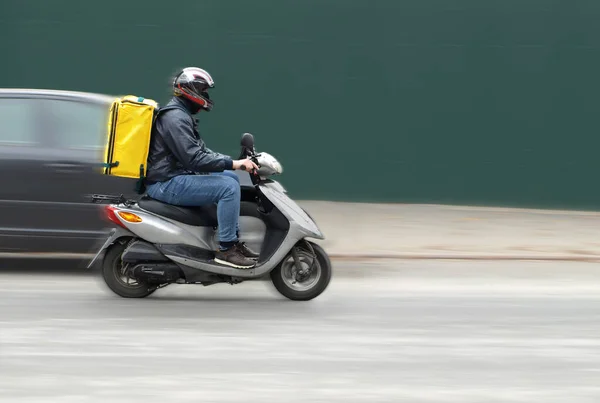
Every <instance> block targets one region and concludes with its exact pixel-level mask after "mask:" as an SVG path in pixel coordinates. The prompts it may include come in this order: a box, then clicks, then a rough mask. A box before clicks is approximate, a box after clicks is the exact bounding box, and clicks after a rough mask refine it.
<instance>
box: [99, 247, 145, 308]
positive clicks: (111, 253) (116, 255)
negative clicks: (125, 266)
mask: <svg viewBox="0 0 600 403" xmlns="http://www.w3.org/2000/svg"><path fill="white" fill-rule="evenodd" d="M126 247H127V243H126V242H122V243H121V242H117V243H115V244H114V245H112V246H111V247H110V248H109V249H108V250H107V251H106V254H105V255H104V260H103V261H102V277H103V278H104V282H105V283H106V285H107V286H108V288H110V289H111V291H112V292H114V293H115V294H117V295H118V296H120V297H123V298H145V297H147V296H148V295H150V294H152V293H153V292H154V291H156V287H153V286H149V285H147V284H144V283H142V282H138V283H137V284H135V285H133V284H131V285H127V284H126V283H125V282H123V281H122V280H121V278H120V276H119V275H118V273H119V272H120V271H121V268H122V263H121V255H122V254H123V251H124V250H125V248H126Z"/></svg>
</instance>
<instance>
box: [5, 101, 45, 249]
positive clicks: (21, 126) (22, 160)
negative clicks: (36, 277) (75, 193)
mask: <svg viewBox="0 0 600 403" xmlns="http://www.w3.org/2000/svg"><path fill="white" fill-rule="evenodd" d="M38 106H39V104H38V99H36V98H35V97H33V96H31V95H26V94H15V95H11V94H6V93H2V94H0V253H2V254H3V255H4V254H6V253H19V254H21V253H31V252H53V251H55V249H56V242H55V240H56V238H55V235H56V232H55V231H54V229H55V225H54V224H53V220H54V218H53V213H54V211H55V205H54V199H55V195H56V193H55V189H53V187H52V186H51V184H50V183H49V182H48V181H49V180H50V179H51V178H50V175H49V174H48V164H49V163H50V160H49V159H48V156H47V153H46V150H45V149H44V145H43V135H44V128H43V123H42V121H41V120H40V118H39V114H38V113H37V111H38Z"/></svg>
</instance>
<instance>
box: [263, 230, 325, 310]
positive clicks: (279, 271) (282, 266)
mask: <svg viewBox="0 0 600 403" xmlns="http://www.w3.org/2000/svg"><path fill="white" fill-rule="evenodd" d="M309 243H310V245H311V246H312V249H313V250H314V252H315V255H316V260H317V261H316V262H315V264H318V265H319V267H318V268H315V269H318V270H319V277H318V278H316V279H315V280H314V284H311V285H310V287H309V288H307V289H303V290H300V289H297V288H294V287H293V286H291V285H290V284H289V281H287V280H285V279H284V278H285V277H286V273H285V272H286V271H287V268H286V265H287V266H289V265H290V264H291V263H286V262H290V259H292V258H291V257H286V258H285V259H283V261H282V262H281V263H279V265H277V267H276V268H275V269H273V271H271V281H272V282H273V285H274V286H275V288H276V289H277V291H279V292H280V293H281V295H283V296H284V297H286V298H289V299H291V300H293V301H309V300H311V299H313V298H316V297H318V296H319V295H321V294H322V293H323V291H325V289H326V288H327V286H328V285H329V282H330V281H331V274H332V268H331V261H330V260H329V257H328V256H327V253H326V252H325V251H324V250H323V248H321V247H320V246H319V245H317V244H314V243H312V242H309ZM300 246H301V244H300Z"/></svg>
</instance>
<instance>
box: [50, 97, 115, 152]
mask: <svg viewBox="0 0 600 403" xmlns="http://www.w3.org/2000/svg"><path fill="white" fill-rule="evenodd" d="M109 107H110V105H108V104H107V105H103V104H96V103H91V102H85V101H63V100H55V99H51V100H44V110H45V113H46V118H47V119H48V121H49V124H50V126H51V127H52V130H53V132H54V142H55V145H56V146H57V147H59V148H66V149H94V150H99V149H101V148H102V147H103V146H104V142H105V139H106V125H107V119H108V110H109Z"/></svg>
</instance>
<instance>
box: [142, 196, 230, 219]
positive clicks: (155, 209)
mask: <svg viewBox="0 0 600 403" xmlns="http://www.w3.org/2000/svg"><path fill="white" fill-rule="evenodd" d="M138 206H139V207H140V208H142V209H144V210H146V211H149V212H151V213H154V214H158V215H160V216H163V217H166V218H170V219H172V220H175V221H179V222H181V223H183V224H187V225H193V226H196V227H216V226H217V222H218V221H217V206H216V205H209V206H202V207H183V206H174V205H172V204H167V203H163V202H161V201H158V200H156V199H153V198H151V197H149V196H143V197H142V198H141V199H140V200H139V201H138Z"/></svg>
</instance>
